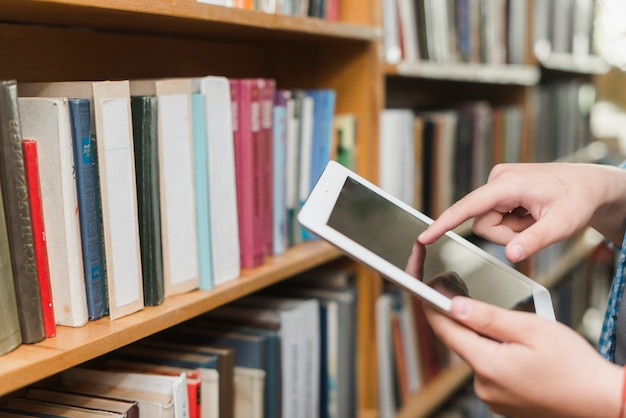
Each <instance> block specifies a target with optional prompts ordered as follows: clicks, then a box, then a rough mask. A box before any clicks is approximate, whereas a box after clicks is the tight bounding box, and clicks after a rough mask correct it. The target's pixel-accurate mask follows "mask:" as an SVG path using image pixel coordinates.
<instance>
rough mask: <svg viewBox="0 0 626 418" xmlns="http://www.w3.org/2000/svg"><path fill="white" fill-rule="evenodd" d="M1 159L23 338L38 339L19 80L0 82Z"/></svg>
mask: <svg viewBox="0 0 626 418" xmlns="http://www.w3.org/2000/svg"><path fill="white" fill-rule="evenodd" d="M0 162H1V164H0V167H1V168H0V170H2V171H1V172H0V184H1V187H2V193H3V204H4V211H5V215H6V221H7V230H8V237H9V243H10V244H9V246H10V248H11V264H12V267H13V278H14V286H15V293H16V297H17V307H18V312H19V315H18V316H19V322H20V330H21V333H22V342H24V343H35V342H38V341H41V340H42V339H44V338H45V334H44V329H43V314H42V312H41V296H40V294H39V279H38V277H37V260H36V259H35V248H34V237H33V227H32V221H31V217H30V203H29V201H28V188H27V187H26V172H25V169H24V155H23V153H22V132H21V127H20V118H19V109H18V105H17V82H16V81H15V80H9V81H2V82H0Z"/></svg>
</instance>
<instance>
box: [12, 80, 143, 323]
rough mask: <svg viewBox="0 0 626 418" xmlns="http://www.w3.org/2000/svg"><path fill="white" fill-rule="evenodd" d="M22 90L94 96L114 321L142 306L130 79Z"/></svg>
mask: <svg viewBox="0 0 626 418" xmlns="http://www.w3.org/2000/svg"><path fill="white" fill-rule="evenodd" d="M20 94H22V95H24V96H43V97H73V98H87V99H89V100H90V101H91V104H92V106H91V117H92V127H95V137H96V145H97V150H96V152H97V155H98V178H99V187H100V200H101V205H102V226H103V228H102V229H103V241H104V254H105V261H106V263H105V270H106V277H107V293H108V295H107V296H108V307H109V318H110V319H111V320H115V319H118V318H120V317H123V316H125V315H128V314H131V313H133V312H137V311H138V310H141V309H142V308H143V306H144V305H143V283H142V272H141V254H140V245H139V226H138V216H137V192H136V181H135V165H134V160H135V159H134V151H133V144H132V121H131V111H130V90H129V84H128V81H127V80H121V81H94V82H91V81H68V82H49V83H46V82H44V83H22V84H20ZM92 132H94V131H92ZM44 210H45V207H44ZM51 269H52V266H51ZM53 289H54V287H53ZM55 309H56V308H55Z"/></svg>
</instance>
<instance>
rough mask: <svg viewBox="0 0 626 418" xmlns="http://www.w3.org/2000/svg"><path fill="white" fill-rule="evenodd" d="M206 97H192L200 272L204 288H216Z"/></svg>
mask: <svg viewBox="0 0 626 418" xmlns="http://www.w3.org/2000/svg"><path fill="white" fill-rule="evenodd" d="M204 100H205V99H204V95H203V94H202V93H197V92H194V93H193V94H192V96H191V110H192V120H193V167H194V176H193V179H194V185H195V192H196V225H197V228H198V270H199V276H200V277H199V279H200V284H199V286H200V289H205V290H209V289H211V288H212V287H213V254H212V250H211V211H210V209H209V208H210V204H209V168H208V166H207V161H208V144H207V131H206V115H205V113H206V112H205V110H204Z"/></svg>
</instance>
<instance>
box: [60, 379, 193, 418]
mask: <svg viewBox="0 0 626 418" xmlns="http://www.w3.org/2000/svg"><path fill="white" fill-rule="evenodd" d="M61 384H62V387H63V388H66V389H70V390H72V391H74V392H77V393H84V394H92V395H107V396H110V397H114V398H121V399H126V400H133V401H136V402H137V404H138V405H139V415H140V416H149V417H155V418H157V417H158V418H170V417H171V418H184V417H187V416H189V405H188V403H187V400H188V398H187V384H186V379H185V375H184V374H181V375H180V376H159V375H153V374H147V373H134V372H121V371H118V372H113V371H102V370H91V369H87V368H81V367H73V368H70V369H67V370H65V371H63V372H62V373H61Z"/></svg>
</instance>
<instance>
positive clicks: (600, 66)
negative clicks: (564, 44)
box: [539, 53, 611, 75]
mask: <svg viewBox="0 0 626 418" xmlns="http://www.w3.org/2000/svg"><path fill="white" fill-rule="evenodd" d="M539 62H540V64H541V65H542V66H543V67H544V68H547V69H549V70H555V71H564V72H568V73H578V74H593V75H599V74H606V73H607V72H609V70H610V69H611V66H610V65H609V63H607V62H606V61H605V60H604V59H603V58H602V57H600V56H597V55H586V56H585V55H582V56H577V55H573V54H557V53H553V54H550V55H549V56H547V57H545V58H543V59H539Z"/></svg>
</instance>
